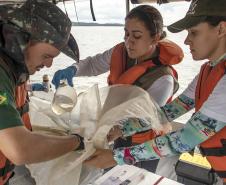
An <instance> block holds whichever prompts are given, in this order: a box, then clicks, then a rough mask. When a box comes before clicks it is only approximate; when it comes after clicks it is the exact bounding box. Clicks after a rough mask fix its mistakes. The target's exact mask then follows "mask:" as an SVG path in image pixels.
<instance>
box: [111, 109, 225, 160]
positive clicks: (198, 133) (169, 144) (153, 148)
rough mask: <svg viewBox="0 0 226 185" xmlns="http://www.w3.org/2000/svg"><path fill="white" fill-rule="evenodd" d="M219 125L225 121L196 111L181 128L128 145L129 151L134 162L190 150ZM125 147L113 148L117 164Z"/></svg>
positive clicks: (211, 133) (222, 125)
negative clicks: (146, 140)
mask: <svg viewBox="0 0 226 185" xmlns="http://www.w3.org/2000/svg"><path fill="white" fill-rule="evenodd" d="M219 125H221V128H223V127H224V126H226V123H223V122H220V121H217V120H215V119H212V118H209V117H207V116H206V115H204V114H202V113H200V112H198V113H196V114H195V115H194V116H193V117H192V118H191V119H190V120H189V121H188V122H187V123H186V125H185V127H184V128H183V129H181V130H179V131H177V132H171V133H169V134H166V135H164V136H160V137H157V138H155V139H153V140H151V141H148V142H145V143H143V144H141V145H136V146H132V147H129V151H130V153H131V155H132V156H133V157H134V158H135V160H136V162H138V161H145V160H154V159H158V158H161V157H168V156H173V155H179V154H181V153H183V152H187V151H190V150H192V149H193V148H194V147H195V146H197V145H198V144H200V143H202V142H203V141H205V140H206V139H208V138H209V137H211V136H212V135H214V134H215V133H216V132H217V131H219V129H220V128H219ZM125 149H126V148H118V149H115V150H114V158H115V160H116V161H117V163H118V164H124V161H123V158H124V151H125Z"/></svg>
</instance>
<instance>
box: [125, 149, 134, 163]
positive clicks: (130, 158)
mask: <svg viewBox="0 0 226 185" xmlns="http://www.w3.org/2000/svg"><path fill="white" fill-rule="evenodd" d="M123 161H124V162H125V163H126V164H128V165H134V164H135V163H136V159H135V158H134V157H133V156H132V155H131V153H130V150H129V149H128V148H126V149H125V150H124V157H123Z"/></svg>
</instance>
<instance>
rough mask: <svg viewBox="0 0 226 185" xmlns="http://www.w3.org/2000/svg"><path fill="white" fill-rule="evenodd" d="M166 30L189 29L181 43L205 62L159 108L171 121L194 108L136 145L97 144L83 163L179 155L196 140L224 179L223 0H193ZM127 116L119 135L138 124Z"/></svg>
mask: <svg viewBox="0 0 226 185" xmlns="http://www.w3.org/2000/svg"><path fill="white" fill-rule="evenodd" d="M168 30H169V31H171V32H179V31H182V30H187V31H188V35H187V38H186V39H185V44H186V45H188V46H189V48H190V51H191V54H192V57H193V59H194V60H204V59H206V60H208V62H206V63H205V64H204V65H203V66H202V68H201V70H200V73H199V74H198V75H197V76H196V77H195V78H194V80H193V81H192V82H191V83H190V84H189V86H188V87H187V89H186V90H185V91H184V92H183V93H182V94H181V95H179V96H178V97H177V98H176V99H175V100H173V102H171V103H169V104H166V105H165V106H163V107H162V111H163V113H164V114H165V115H166V117H167V118H168V120H169V121H173V120H174V119H176V118H178V117H179V116H181V115H183V114H185V113H186V112H188V111H190V110H191V109H193V108H195V113H194V114H193V115H192V117H191V118H190V119H189V120H188V121H187V123H186V124H185V126H184V127H183V128H182V129H180V130H177V131H174V132H171V133H168V134H165V135H164V136H159V137H157V138H155V139H153V140H149V141H147V142H145V143H142V144H139V145H136V146H131V147H123V148H117V149H114V150H113V151H112V150H107V149H105V150H97V151H96V153H95V154H94V155H93V156H92V157H91V158H90V159H89V160H87V161H86V162H85V163H86V164H87V165H92V166H96V167H100V168H107V167H110V166H114V165H116V164H119V165H122V164H125V163H126V164H134V163H135V162H138V161H145V160H154V159H159V158H162V157H170V156H174V155H180V154H181V153H184V152H188V151H192V150H193V149H194V148H195V147H196V146H200V149H201V151H202V152H203V154H204V155H207V160H208V161H209V162H210V164H211V166H212V168H213V169H214V170H215V171H216V172H217V174H218V175H219V176H220V177H221V178H223V181H224V183H226V165H225V164H226V152H225V151H226V144H225V143H226V142H225V141H226V113H225V110H226V93H225V92H226V0H216V1H213V0H193V1H192V2H191V5H190V8H189V10H188V12H187V14H186V16H185V17H184V18H183V19H182V20H180V21H178V22H176V23H174V24H172V25H170V26H168ZM138 121H139V120H138ZM129 122H130V120H129V119H128V120H124V121H122V120H121V121H119V125H121V127H119V128H120V132H117V135H118V137H119V136H120V137H123V136H125V135H126V136H128V135H129V134H130V133H134V130H132V129H131V128H136V129H137V130H139V128H137V127H135V126H134V127H133V126H131V123H130V124H128V123H129ZM128 125H129V127H128V128H127V126H128ZM115 132H116V131H115ZM118 133H120V134H118Z"/></svg>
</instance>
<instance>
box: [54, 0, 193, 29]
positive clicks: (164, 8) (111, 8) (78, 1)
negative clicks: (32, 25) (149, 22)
mask: <svg viewBox="0 0 226 185" xmlns="http://www.w3.org/2000/svg"><path fill="white" fill-rule="evenodd" d="M74 3H75V5H76V12H77V17H78V20H79V22H93V21H92V16H91V11H90V8H89V0H74V1H66V2H65V8H66V10H67V13H68V15H69V17H70V19H71V21H73V22H77V17H76V13H75V7H74ZM151 5H153V6H155V7H156V8H157V9H158V10H159V11H160V12H161V14H162V16H163V20H164V25H169V24H171V23H173V22H175V21H177V20H179V19H180V18H183V17H184V16H185V14H186V12H187V10H188V8H189V3H188V2H173V3H167V4H163V5H157V4H156V3H154V4H151ZM58 6H59V7H60V8H61V9H62V10H63V11H65V9H64V6H63V3H58ZM135 6H137V5H133V4H131V6H130V9H132V8H133V7H135ZM93 9H94V13H95V17H96V20H97V21H96V22H97V23H122V24H123V23H124V17H125V15H126V5H125V0H93Z"/></svg>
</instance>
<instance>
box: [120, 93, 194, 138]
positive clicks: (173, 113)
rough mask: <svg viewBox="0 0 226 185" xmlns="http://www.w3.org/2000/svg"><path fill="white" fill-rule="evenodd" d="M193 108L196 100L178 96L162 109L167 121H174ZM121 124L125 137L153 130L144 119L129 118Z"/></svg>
mask: <svg viewBox="0 0 226 185" xmlns="http://www.w3.org/2000/svg"><path fill="white" fill-rule="evenodd" d="M192 108H194V100H193V99H191V98H189V97H187V96H185V95H183V94H182V95H180V96H178V97H177V98H176V99H175V100H174V101H173V102H171V103H169V104H166V105H165V106H164V107H162V110H163V112H164V113H165V115H166V117H167V119H168V120H169V121H172V120H174V119H176V118H178V117H179V116H181V115H183V114H185V113H186V112H188V111H189V110H191V109H192ZM119 123H120V125H121V131H122V135H123V136H124V137H126V136H131V135H133V134H135V133H137V132H141V131H145V130H149V129H151V125H150V123H148V120H144V119H132V118H129V119H125V120H121V121H120V122H119Z"/></svg>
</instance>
